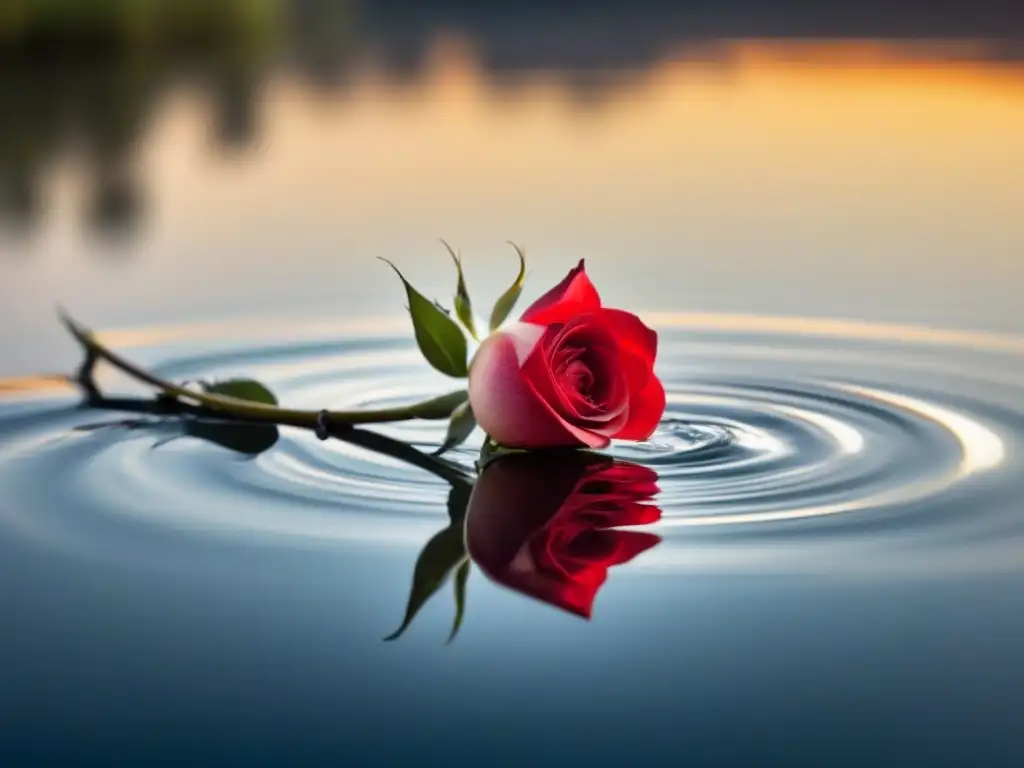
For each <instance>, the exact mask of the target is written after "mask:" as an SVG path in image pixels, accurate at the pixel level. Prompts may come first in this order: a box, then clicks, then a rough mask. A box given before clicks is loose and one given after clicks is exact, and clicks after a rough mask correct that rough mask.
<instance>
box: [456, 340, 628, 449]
mask: <svg viewBox="0 0 1024 768" xmlns="http://www.w3.org/2000/svg"><path fill="white" fill-rule="evenodd" d="M518 330H521V331H524V329H522V328H520V329H518ZM527 330H528V329H527ZM525 333H526V331H524V334H525ZM524 334H518V335H517V332H513V333H508V332H506V331H504V330H503V331H499V332H497V333H494V334H492V335H491V336H488V337H487V338H486V339H484V342H483V343H482V344H481V345H480V349H478V350H477V353H476V357H475V358H474V359H473V364H472V367H471V370H470V374H469V402H470V405H471V406H472V408H473V414H474V416H475V417H476V420H477V423H478V424H479V425H480V427H481V428H482V429H483V430H484V431H485V432H487V434H489V435H490V436H491V437H492V438H493V439H494V440H496V441H497V442H499V443H501V444H502V445H505V446H508V447H513V448H554V447H560V446H561V447H565V446H578V445H580V444H583V445H587V446H590V447H592V448H604V447H605V446H607V445H608V443H609V438H608V436H605V435H597V434H594V433H591V432H588V431H587V430H584V429H581V428H579V427H576V426H574V425H572V424H569V423H567V422H566V421H565V420H564V419H563V418H561V417H560V416H558V415H557V414H556V413H555V411H554V410H553V409H552V408H551V406H549V405H548V404H547V403H546V402H545V401H544V399H543V398H542V397H541V396H540V395H538V393H537V390H536V389H535V388H534V387H533V386H532V385H531V383H530V382H529V380H528V379H527V378H526V377H525V376H524V375H523V373H522V371H521V370H520V356H521V355H522V354H524V352H525V353H526V354H527V358H526V359H527V361H529V360H530V359H531V358H532V357H533V356H534V352H535V351H536V348H535V349H534V350H533V352H531V351H529V350H526V349H525V344H524V339H525V338H526V337H525V335H524ZM538 338H539V337H538Z"/></svg>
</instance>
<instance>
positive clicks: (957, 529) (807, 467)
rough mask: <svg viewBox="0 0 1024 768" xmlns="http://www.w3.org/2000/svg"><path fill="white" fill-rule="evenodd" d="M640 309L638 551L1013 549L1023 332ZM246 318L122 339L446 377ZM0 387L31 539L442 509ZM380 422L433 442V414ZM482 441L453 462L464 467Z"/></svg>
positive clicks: (18, 500)
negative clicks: (645, 487) (648, 360)
mask: <svg viewBox="0 0 1024 768" xmlns="http://www.w3.org/2000/svg"><path fill="white" fill-rule="evenodd" d="M649 320H650V322H652V323H653V324H654V325H655V326H656V327H658V328H659V331H660V334H661V354H660V358H659V363H658V368H659V373H660V375H661V377H662V379H663V381H664V382H665V384H666V390H667V393H668V405H667V410H666V414H665V418H664V420H663V422H662V424H661V426H660V427H659V429H658V431H657V432H656V434H655V435H654V436H653V437H652V439H651V440H650V441H648V442H646V443H643V444H621V445H615V446H613V449H612V450H613V452H614V453H615V454H616V455H617V456H619V457H620V458H622V459H626V460H631V461H636V462H640V463H644V464H647V465H649V466H651V467H653V468H655V469H656V470H657V471H658V473H659V476H660V481H659V485H660V486H661V488H662V491H661V494H660V495H659V497H658V503H659V506H660V507H661V508H662V510H663V518H662V520H661V522H660V523H658V524H656V526H654V527H655V528H656V529H658V530H659V532H660V533H661V534H662V535H663V536H664V537H665V541H664V543H663V544H662V545H661V546H660V547H658V548H656V549H654V550H651V551H650V552H649V553H647V554H645V556H644V557H643V558H641V559H640V560H639V561H638V565H646V566H648V567H652V568H666V569H671V570H676V571H686V570H691V571H707V570H725V571H729V572H736V571H746V570H750V571H757V572H761V571H765V570H770V571H786V570H801V571H805V570H809V571H814V572H820V573H829V572H836V571H842V572H847V571H857V572H863V573H873V574H878V573H885V572H889V571H898V572H907V571H914V572H919V573H942V572H948V571H950V570H956V571H966V570H974V571H989V570H993V569H1008V568H1009V569H1019V568H1021V567H1024V556H1022V555H1020V554H1019V553H1021V552H1024V538H1022V534H1024V526H1022V524H1021V523H1022V521H1024V510H1022V509H1021V507H1020V502H1019V499H1020V498H1021V491H1022V490H1024V480H1022V479H1021V478H1022V476H1024V473H1022V472H1021V471H1020V470H1021V460H1020V451H1019V446H1020V445H1021V443H1022V442H1024V410H1022V406H1021V403H1022V402H1024V397H1022V395H1024V365H1021V363H1022V357H1024V339H1020V338H1017V337H1013V336H1005V335H995V334H984V333H980V332H967V331H953V330H936V329H927V328H917V327H907V326H884V325H881V324H869V323H857V322H849V321H841V320H828V319H794V318H761V317H752V316H751V317H748V316H740V315H665V314H662V315H653V316H650V317H649ZM248 329H249V330H248V335H246V334H243V333H239V332H238V331H237V328H234V330H233V331H232V332H230V333H229V332H224V333H221V334H216V333H213V332H211V329H209V328H205V329H192V330H191V331H190V332H189V333H185V332H183V331H179V332H173V331H171V330H166V329H165V330H162V331H161V330H157V331H153V332H135V333H127V332H121V333H120V334H119V335H118V337H117V338H118V339H119V340H120V341H121V342H123V343H126V344H127V343H132V344H134V345H135V346H137V347H139V349H137V350H136V353H137V356H144V358H143V359H146V360H149V361H154V360H155V361H158V365H157V368H158V370H159V372H160V373H161V374H162V375H164V376H166V377H168V378H173V379H192V380H195V379H201V378H205V379H210V378H217V377H221V376H229V375H235V374H238V373H245V374H247V375H254V376H256V377H259V378H261V379H263V380H265V381H266V382H268V383H269V384H270V385H271V387H272V388H273V389H274V390H275V392H277V393H278V395H279V397H280V399H281V400H282V401H284V402H287V403H289V404H293V405H295V406H297V407H305V408H319V407H324V406H328V407H334V408H359V407H373V406H385V405H389V404H393V403H398V402H403V401H408V400H411V399H416V398H421V397H426V396H430V395H434V394H439V393H441V392H445V391H447V390H448V389H450V386H451V382H450V380H447V379H445V378H443V377H440V376H434V375H431V374H430V373H429V372H428V371H427V369H426V367H425V365H424V364H423V363H422V361H421V360H420V358H419V356H418V354H417V352H416V351H415V349H414V348H413V347H412V346H411V343H410V341H409V340H408V334H407V331H406V329H405V328H404V326H402V325H401V324H398V325H396V324H395V322H393V321H388V322H387V323H384V324H381V325H378V326H376V327H375V326H373V325H367V324H365V323H364V324H363V325H361V326H358V327H356V326H352V327H347V328H334V329H332V328H331V327H330V326H329V325H326V324H320V325H316V326H295V327H290V328H289V329H288V332H287V333H281V332H278V333H275V334H273V335H271V334H262V333H261V331H260V327H259V326H258V325H254V324H250V325H249V326H248ZM278 329H279V330H280V326H278ZM272 338H273V339H282V341H275V342H274V343H271V339H272ZM51 383H52V381H51ZM26 392H27V390H26ZM0 393H3V394H4V398H5V399H4V400H3V401H0V433H2V434H3V436H4V437H3V440H2V441H0V487H3V488H4V489H5V494H4V496H5V499H6V501H5V502H4V503H3V505H2V507H0V523H2V524H4V525H6V526H8V527H9V528H10V529H11V530H14V531H18V532H20V533H23V534H25V535H29V536H31V537H32V538H34V539H35V540H37V541H40V542H43V543H45V544H47V545H61V546H71V547H74V548H76V549H77V550H79V551H81V552H87V553H90V554H101V555H102V556H104V557H117V556H122V555H124V554H125V552H128V551H131V552H133V553H136V554H137V555H138V556H139V557H140V558H142V559H144V554H140V553H145V552H146V547H150V548H153V547H155V546H156V544H155V542H160V545H161V547H163V548H166V547H165V544H166V542H167V541H169V540H171V538H173V537H175V536H176V540H178V541H181V542H183V545H185V546H187V545H188V544H189V543H192V544H194V543H195V542H197V541H202V540H209V539H218V540H224V539H225V538H226V539H227V540H228V541H231V540H237V539H239V538H244V539H246V540H250V541H251V540H258V541H259V542H261V543H262V544H265V545H268V546H287V545H290V544H294V543H296V542H301V543H302V544H303V545H309V544H314V545H318V546H331V545H332V543H334V544H336V543H338V542H345V541H351V540H359V541H376V542H384V541H392V540H403V541H405V540H409V541H414V540H418V537H419V538H422V534H423V533H424V532H426V533H429V531H430V530H432V529H433V528H434V527H436V526H437V524H438V523H439V521H440V520H441V519H442V517H443V515H444V508H445V507H444V505H445V500H446V496H447V487H446V486H445V484H444V483H443V482H441V481H439V480H437V479H436V478H433V477H432V476H430V475H427V474H426V473H423V472H421V471H419V470H416V469H413V468H410V467H408V466H406V465H403V464H402V463H401V462H399V461H397V460H395V459H392V458H389V457H386V456H382V455H379V454H375V453H373V452H370V451H368V450H365V449H363V448H360V447H358V446H355V445H350V444H347V443H343V442H339V441H330V442H328V443H321V442H319V441H318V440H316V439H315V438H314V437H313V436H312V435H310V434H308V433H305V432H302V431H299V430H289V429H284V430H282V435H281V439H280V440H279V441H278V443H277V444H276V445H275V446H274V448H273V449H271V450H270V451H267V452H266V453H263V454H261V455H259V456H257V457H255V458H251V459H243V458H239V457H238V456H236V455H234V454H231V453H230V452H228V451H226V450H224V449H221V448H217V447H215V446H212V445H208V444H203V443H200V442H198V441H196V440H194V439H191V438H188V437H181V436H178V435H176V433H175V424H174V423H172V422H163V423H161V422H153V423H150V424H148V425H146V428H144V429H138V428H129V427H128V426H124V425H122V426H117V425H111V426H108V427H105V428H90V429H87V430H83V429H82V427H83V426H85V425H91V426H93V427H94V426H95V425H96V423H97V422H100V423H103V422H116V421H118V419H119V418H120V417H119V416H118V414H116V413H111V412H99V411H91V410H85V409H81V408H78V407H76V406H75V405H74V403H73V400H69V399H67V397H66V396H63V395H60V394H51V395H49V396H48V397H44V398H43V399H42V400H40V397H39V392H38V387H33V388H32V397H31V398H29V397H27V396H22V395H21V394H20V391H19V389H18V388H17V387H15V386H13V385H12V386H7V387H0ZM134 426H135V427H138V424H135V425H134ZM381 431H383V432H385V433H386V434H388V435H390V436H392V437H396V438H399V439H402V440H405V441H408V442H411V443H413V444H415V445H418V446H420V447H422V448H425V449H431V448H433V447H435V446H436V445H438V444H439V443H440V441H441V439H442V438H443V435H444V425H443V424H435V423H426V422H410V423H407V424H398V425H388V426H386V427H381ZM169 438H170V439H169ZM174 438H176V439H174ZM479 438H480V436H479V435H477V436H476V442H473V441H472V440H471V441H470V443H469V444H468V445H467V446H466V447H464V448H462V449H460V450H458V451H456V452H454V453H453V454H452V456H453V458H454V459H455V460H457V461H459V462H460V463H463V464H464V465H466V466H467V467H468V466H471V465H472V463H473V460H474V458H475V453H476V450H477V448H478V446H479ZM52 478H58V479H59V481H58V482H50V480H51V479H52Z"/></svg>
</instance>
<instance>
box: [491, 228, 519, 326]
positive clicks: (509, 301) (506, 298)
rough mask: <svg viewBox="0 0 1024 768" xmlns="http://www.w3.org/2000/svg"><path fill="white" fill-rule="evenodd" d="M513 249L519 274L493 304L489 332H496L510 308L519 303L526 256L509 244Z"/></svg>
mask: <svg viewBox="0 0 1024 768" xmlns="http://www.w3.org/2000/svg"><path fill="white" fill-rule="evenodd" d="M509 245H511V246H512V247H513V248H515V249H516V255H517V256H519V274H518V275H517V276H516V279H515V282H514V283H512V285H511V286H509V288H508V290H507V291H505V292H504V293H503V294H501V296H500V297H499V298H498V300H497V301H496V302H494V309H492V310H491V322H490V327H491V330H492V331H493V330H496V329H497V328H498V326H500V325H501V324H502V323H503V322H505V319H506V318H507V317H508V316H509V313H510V312H511V311H512V308H513V307H514V306H515V305H516V302H517V301H519V295H520V294H521V293H522V292H523V281H524V280H526V254H525V253H523V249H522V248H520V247H519V246H518V245H516V244H515V243H513V242H509Z"/></svg>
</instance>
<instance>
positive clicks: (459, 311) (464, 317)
mask: <svg viewBox="0 0 1024 768" xmlns="http://www.w3.org/2000/svg"><path fill="white" fill-rule="evenodd" d="M441 244H442V245H444V247H445V248H447V249H448V253H450V254H451V256H452V261H454V262H455V269H457V270H458V272H459V281H458V284H457V285H456V287H455V314H456V315H457V316H458V318H459V320H460V321H461V322H462V325H463V326H465V328H466V330H467V331H469V335H470V336H472V337H473V338H474V339H476V338H477V335H476V327H475V325H474V324H473V305H472V303H471V302H470V300H469V291H468V290H466V278H465V276H464V275H463V274H462V257H461V256H460V255H459V254H457V253H456V252H455V251H453V250H452V247H451V246H450V245H448V243H446V242H445V241H444V240H442V241H441Z"/></svg>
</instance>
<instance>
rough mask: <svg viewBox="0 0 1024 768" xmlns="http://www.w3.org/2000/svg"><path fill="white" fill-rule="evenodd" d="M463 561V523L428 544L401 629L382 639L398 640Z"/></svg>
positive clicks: (435, 537)
mask: <svg viewBox="0 0 1024 768" xmlns="http://www.w3.org/2000/svg"><path fill="white" fill-rule="evenodd" d="M465 559H466V545H465V543H464V541H463V536H462V521H461V520H459V521H458V522H457V523H453V524H452V525H450V526H448V527H447V528H445V529H444V530H443V531H441V532H440V533H438V534H437V535H435V536H434V538H432V539H431V540H430V541H428V542H427V544H426V546H425V547H423V550H422V551H421V552H420V556H419V558H417V560H416V567H415V568H414V569H413V575H412V588H411V589H410V591H409V601H408V603H407V605H406V608H405V618H404V619H403V620H402V625H401V626H400V627H399V628H398V629H396V630H395V631H394V632H392V633H391V634H390V635H388V636H387V637H385V638H384V639H385V640H397V639H398V638H399V637H401V636H402V633H404V632H405V630H406V629H408V627H409V625H410V624H412V620H413V619H415V618H416V614H417V613H419V611H420V609H421V608H422V607H423V606H424V604H425V603H426V602H427V600H429V599H430V598H431V597H432V596H433V595H434V594H435V593H436V592H437V591H438V590H439V589H440V588H441V587H442V586H443V585H444V583H445V582H446V581H448V577H449V576H450V575H451V572H452V571H453V570H455V568H456V567H458V565H459V563H461V562H462V561H463V560H465Z"/></svg>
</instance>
